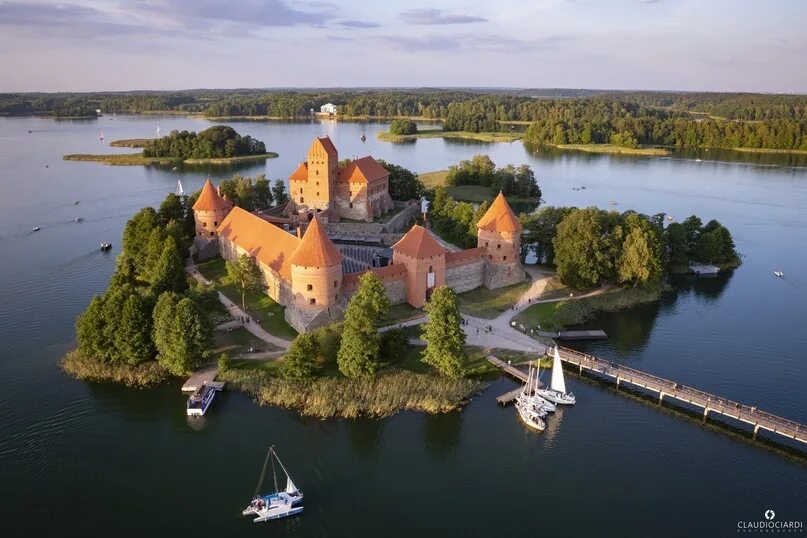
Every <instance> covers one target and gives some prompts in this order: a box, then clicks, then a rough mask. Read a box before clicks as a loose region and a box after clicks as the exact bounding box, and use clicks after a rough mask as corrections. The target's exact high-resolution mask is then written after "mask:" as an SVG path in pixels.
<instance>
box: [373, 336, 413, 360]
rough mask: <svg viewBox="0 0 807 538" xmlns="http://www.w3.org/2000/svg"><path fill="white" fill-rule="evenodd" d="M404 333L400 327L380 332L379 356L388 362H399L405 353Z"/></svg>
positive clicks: (405, 340) (405, 339)
mask: <svg viewBox="0 0 807 538" xmlns="http://www.w3.org/2000/svg"><path fill="white" fill-rule="evenodd" d="M407 345H408V344H407V338H406V333H405V332H404V331H403V330H402V329H390V330H388V331H385V332H384V333H382V334H381V351H380V356H381V358H382V359H385V360H387V361H388V362H392V363H395V362H400V361H401V360H402V359H403V357H404V355H406V347H407Z"/></svg>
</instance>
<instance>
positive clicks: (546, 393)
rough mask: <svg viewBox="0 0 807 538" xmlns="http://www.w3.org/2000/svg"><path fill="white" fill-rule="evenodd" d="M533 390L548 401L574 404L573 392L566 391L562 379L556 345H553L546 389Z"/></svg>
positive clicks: (564, 382)
mask: <svg viewBox="0 0 807 538" xmlns="http://www.w3.org/2000/svg"><path fill="white" fill-rule="evenodd" d="M535 392H536V393H537V394H538V395H539V396H541V397H543V398H546V399H547V400H549V401H550V402H555V403H557V404H562V405H574V402H575V398H574V394H572V393H571V392H566V381H564V379H563V367H562V366H561V363H560V353H558V346H555V356H554V357H553V359H552V382H551V384H550V385H549V388H548V389H537V390H536V391H535Z"/></svg>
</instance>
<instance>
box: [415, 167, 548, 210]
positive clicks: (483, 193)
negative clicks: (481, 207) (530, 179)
mask: <svg viewBox="0 0 807 538" xmlns="http://www.w3.org/2000/svg"><path fill="white" fill-rule="evenodd" d="M446 175H448V170H435V171H433V172H423V173H420V174H418V178H420V180H421V181H422V182H423V185H424V186H425V187H426V188H427V189H433V188H434V187H438V186H441V185H445V181H446ZM446 190H447V191H448V194H449V195H450V196H451V197H452V198H454V199H455V200H457V201H459V202H473V203H477V204H479V203H482V202H484V201H485V200H487V201H491V200H492V199H493V198H494V197H495V196H496V192H495V191H493V190H492V189H491V188H490V187H484V186H482V185H450V186H447V187H446ZM507 200H508V201H510V202H512V203H516V202H532V203H535V202H537V199H534V198H523V197H520V196H514V195H511V194H508V195H507Z"/></svg>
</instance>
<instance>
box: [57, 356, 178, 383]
mask: <svg viewBox="0 0 807 538" xmlns="http://www.w3.org/2000/svg"><path fill="white" fill-rule="evenodd" d="M60 366H61V368H62V370H64V371H65V372H67V373H68V374H70V375H71V376H73V377H74V378H76V379H80V380H82V381H96V382H97V381H111V382H113V383H122V384H124V385H126V386H127V387H133V388H146V387H150V386H153V385H159V384H160V383H164V382H165V381H167V380H168V379H169V378H170V377H171V374H170V373H169V372H168V370H166V369H165V368H164V367H163V366H162V365H160V364H159V363H157V362H155V361H150V362H145V363H143V364H136V365H129V364H124V363H115V362H100V361H98V360H96V359H93V358H90V357H87V356H86V355H84V354H83V353H82V352H81V351H80V350H78V349H74V350H73V351H70V352H68V353H67V355H65V356H64V358H63V359H62V361H61V363H60Z"/></svg>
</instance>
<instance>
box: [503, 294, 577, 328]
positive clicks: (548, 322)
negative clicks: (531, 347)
mask: <svg viewBox="0 0 807 538" xmlns="http://www.w3.org/2000/svg"><path fill="white" fill-rule="evenodd" d="M565 302H566V301H555V302H553V303H538V304H534V305H532V306H530V307H528V308H526V309H524V310H522V311H521V312H519V313H518V314H517V315H516V317H514V318H513V321H515V322H516V323H521V324H523V325H524V326H525V327H527V328H529V329H534V328H536V327H538V326H539V325H540V327H541V330H545V331H552V330H555V325H554V319H555V312H556V311H557V310H558V308H559V307H560V305H562V304H563V303H565Z"/></svg>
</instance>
